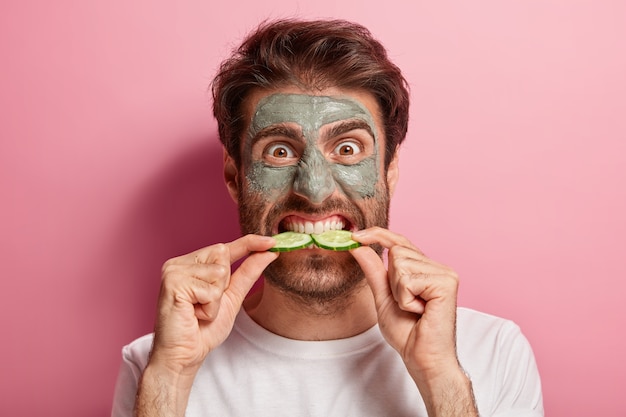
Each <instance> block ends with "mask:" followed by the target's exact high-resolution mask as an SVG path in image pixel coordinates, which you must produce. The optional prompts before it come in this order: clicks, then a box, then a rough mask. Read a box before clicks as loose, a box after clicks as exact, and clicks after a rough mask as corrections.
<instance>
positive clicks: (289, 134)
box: [252, 125, 302, 143]
mask: <svg viewBox="0 0 626 417" xmlns="http://www.w3.org/2000/svg"><path fill="white" fill-rule="evenodd" d="M275 136H280V137H284V138H289V139H293V140H301V139H302V132H301V131H299V130H298V129H296V128H294V127H291V126H286V125H271V126H268V127H265V128H263V129H261V130H259V131H258V132H257V133H256V134H255V135H254V136H253V137H252V143H254V142H256V141H258V140H261V139H263V138H267V137H275Z"/></svg>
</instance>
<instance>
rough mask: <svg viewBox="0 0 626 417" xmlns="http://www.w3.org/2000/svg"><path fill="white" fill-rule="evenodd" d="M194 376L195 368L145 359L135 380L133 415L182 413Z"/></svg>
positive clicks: (152, 416)
mask: <svg viewBox="0 0 626 417" xmlns="http://www.w3.org/2000/svg"><path fill="white" fill-rule="evenodd" d="M194 379H195V372H191V371H189V370H183V369H182V368H181V370H180V372H178V371H174V370H173V369H172V368H171V367H167V366H160V365H159V364H158V363H149V364H148V366H147V367H146V368H145V370H144V372H143V374H142V376H141V379H140V381H139V387H138V390H137V398H136V404H135V416H136V417H148V416H150V417H156V416H158V417H177V416H183V415H184V414H185V409H186V408H187V401H188V399H189V394H190V393H191V387H192V385H193V381H194Z"/></svg>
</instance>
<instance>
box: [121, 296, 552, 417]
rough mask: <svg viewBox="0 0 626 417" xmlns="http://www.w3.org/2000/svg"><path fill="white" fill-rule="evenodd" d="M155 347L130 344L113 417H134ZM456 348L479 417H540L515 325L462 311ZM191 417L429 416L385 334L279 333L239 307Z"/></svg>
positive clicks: (529, 357)
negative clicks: (314, 337) (316, 336)
mask: <svg viewBox="0 0 626 417" xmlns="http://www.w3.org/2000/svg"><path fill="white" fill-rule="evenodd" d="M151 345H152V335H146V336H144V337H142V338H139V339H137V340H135V341H134V342H132V343H131V344H129V345H128V346H125V347H124V348H123V350H122V356H123V361H122V366H121V369H120V374H119V377H118V381H117V386H116V389H115V398H114V402H113V412H112V416H113V417H130V416H132V409H133V405H134V399H135V394H136V391H137V382H138V380H139V378H140V375H141V372H142V370H143V369H144V368H145V366H146V363H147V360H148V354H149V352H150V348H151ZM457 350H458V356H459V361H460V362H461V365H462V366H463V369H464V370H465V371H466V372H467V374H468V375H469V376H470V378H471V380H472V385H473V388H474V395H475V398H476V403H477V404H478V409H479V412H480V415H481V416H482V417H488V416H491V417H496V416H498V417H500V416H501V417H505V416H506V417H516V416H520V417H521V416H524V417H531V416H532V417H534V416H543V402H542V394H541V383H540V379H539V373H538V371H537V367H536V364H535V359H534V356H533V353H532V350H531V348H530V345H529V344H528V342H527V340H526V338H525V337H524V336H523V334H522V333H521V331H520V329H519V327H518V326H517V325H515V324H514V323H513V322H511V321H508V320H504V319H501V318H498V317H494V316H491V315H488V314H484V313H480V312H477V311H474V310H469V309H465V308H459V309H458V317H457ZM185 415H186V416H187V417H199V416H219V417H224V416H255V417H258V416H268V417H269V416H271V417H277V416H289V417H294V416H310V417H331V416H341V417H346V416H358V417H364V416H376V417H380V416H391V417H403V416H411V417H415V416H424V417H426V416H427V413H426V409H425V407H424V402H423V401H422V398H421V397H420V394H419V391H418V389H417V386H416V385H415V383H414V382H413V380H412V379H411V378H410V376H409V374H408V372H407V370H406V368H405V366H404V363H403V362H402V360H401V358H400V356H399V354H398V353H397V352H396V351H395V350H393V348H391V347H390V346H389V345H388V344H387V343H386V342H385V340H384V339H383V337H382V335H381V333H380V331H379V329H378V326H374V327H372V328H371V329H369V330H367V331H366V332H364V333H362V334H360V335H357V336H354V337H351V338H347V339H341V340H331V341H301V340H292V339H287V338H284V337H281V336H278V335H275V334H273V333H271V332H269V331H267V330H265V329H264V328H263V327H261V326H259V325H258V324H256V323H255V322H254V321H253V320H252V319H251V318H250V317H249V316H248V315H247V314H246V313H245V311H244V310H243V309H242V310H241V312H240V313H239V315H238V316H237V319H236V321H235V326H234V328H233V331H232V332H231V334H230V336H229V337H228V338H227V340H226V341H225V342H224V343H223V344H222V345H221V346H219V347H218V348H216V349H215V350H213V351H212V352H211V353H210V354H209V355H208V356H207V358H206V360H205V362H204V364H203V365H202V367H201V368H200V370H199V371H198V374H197V376H196V379H195V382H194V385H193V388H192V391H191V394H190V397H189V403H188V406H187V412H186V414H185Z"/></svg>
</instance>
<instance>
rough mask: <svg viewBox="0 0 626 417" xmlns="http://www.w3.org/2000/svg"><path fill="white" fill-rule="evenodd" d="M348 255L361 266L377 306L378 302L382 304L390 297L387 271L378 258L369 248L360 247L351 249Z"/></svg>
mask: <svg viewBox="0 0 626 417" xmlns="http://www.w3.org/2000/svg"><path fill="white" fill-rule="evenodd" d="M350 253H351V254H352V256H354V259H356V261H357V262H358V263H359V265H360V266H361V269H362V270H363V273H364V274H365V279H366V280H367V283H368V284H369V286H370V288H371V289H372V293H373V294H374V299H375V300H376V303H377V304H378V303H379V301H380V302H382V301H383V300H385V299H387V298H388V297H391V296H392V294H391V288H390V287H389V280H388V279H387V269H386V268H385V265H384V264H383V261H382V259H380V256H379V255H378V254H377V253H376V252H375V251H374V250H373V249H372V248H370V247H369V246H360V247H358V248H356V249H352V250H351V251H350Z"/></svg>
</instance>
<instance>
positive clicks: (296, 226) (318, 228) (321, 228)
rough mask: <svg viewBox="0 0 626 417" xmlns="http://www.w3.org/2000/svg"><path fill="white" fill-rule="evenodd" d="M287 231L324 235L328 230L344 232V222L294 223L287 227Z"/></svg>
mask: <svg viewBox="0 0 626 417" xmlns="http://www.w3.org/2000/svg"><path fill="white" fill-rule="evenodd" d="M286 226H287V229H288V230H290V231H292V232H300V233H307V234H311V233H315V234H319V233H323V232H326V231H328V230H342V229H343V226H344V224H343V222H342V221H339V220H332V221H331V220H326V221H321V222H302V223H300V222H298V223H296V222H293V223H289V224H287V225H286Z"/></svg>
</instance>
